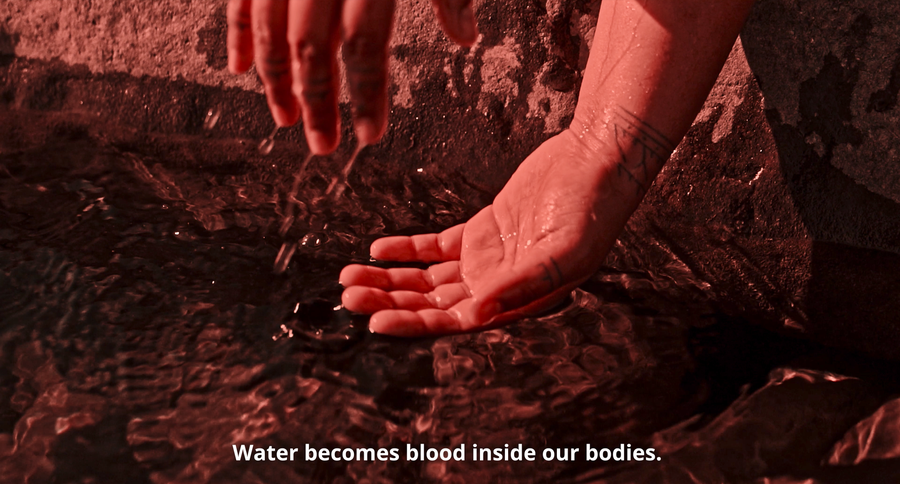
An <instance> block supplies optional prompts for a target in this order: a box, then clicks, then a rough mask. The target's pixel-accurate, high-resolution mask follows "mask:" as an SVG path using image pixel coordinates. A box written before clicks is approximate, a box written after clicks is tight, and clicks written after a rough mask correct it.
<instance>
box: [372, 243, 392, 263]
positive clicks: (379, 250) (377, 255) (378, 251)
mask: <svg viewBox="0 0 900 484" xmlns="http://www.w3.org/2000/svg"><path fill="white" fill-rule="evenodd" d="M388 242H389V241H387V240H385V238H381V239H378V240H376V241H375V242H372V245H370V246H369V256H370V257H371V258H373V259H377V260H386V259H387V253H386V250H385V249H386V245H387V244H388Z"/></svg>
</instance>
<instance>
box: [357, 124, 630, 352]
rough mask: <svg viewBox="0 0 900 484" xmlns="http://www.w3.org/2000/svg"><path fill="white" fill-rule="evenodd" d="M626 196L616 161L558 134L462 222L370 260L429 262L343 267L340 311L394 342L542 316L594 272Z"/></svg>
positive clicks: (377, 246)
mask: <svg viewBox="0 0 900 484" xmlns="http://www.w3.org/2000/svg"><path fill="white" fill-rule="evenodd" d="M632 192H633V188H631V187H628V186H627V182H625V181H623V180H620V177H619V174H618V169H617V166H616V164H615V162H614V160H610V159H609V157H606V158H604V157H600V156H598V155H597V154H596V153H594V152H593V151H592V150H590V149H588V148H587V147H586V146H585V144H584V143H582V142H581V141H580V139H579V138H578V137H577V135H575V134H574V133H573V132H571V131H568V130H567V131H564V132H563V133H561V134H560V135H557V136H556V137H554V138H551V139H550V140H548V141H546V142H545V143H544V144H542V145H541V146H540V147H539V148H538V149H537V150H535V151H534V152H533V153H532V154H531V155H530V156H529V157H528V158H527V159H526V160H525V161H523V162H522V164H521V165H520V166H519V168H518V169H517V170H516V172H515V173H514V174H513V176H512V177H511V178H510V180H509V182H507V184H506V185H505V186H504V188H503V190H501V192H500V193H499V194H498V195H497V197H496V198H495V199H494V203H493V204H492V205H489V206H487V207H485V208H484V209H483V210H481V211H480V212H479V213H478V214H476V215H475V216H474V217H472V219H471V220H469V221H468V222H466V223H464V224H461V225H457V226H455V227H453V228H450V229H447V230H445V231H444V232H441V233H440V234H426V235H415V236H412V237H386V238H382V239H379V240H377V241H375V242H374V243H373V244H372V247H371V255H372V257H374V258H375V259H380V260H386V261H407V262H409V261H417V262H427V263H434V264H433V265H432V266H430V267H429V268H428V269H427V270H419V269H412V268H394V269H382V268H377V267H372V266H363V265H350V266H347V267H345V268H344V270H343V271H342V272H341V276H340V282H341V284H342V285H344V287H345V289H344V293H343V295H342V301H343V304H344V307H345V308H347V309H349V310H351V311H355V312H359V313H367V314H372V317H371V320H370V323H369V328H370V330H371V331H373V332H376V333H385V334H391V335H397V336H422V335H436V334H449V333H460V332H468V331H475V330H481V329H486V328H489V327H493V326H494V325H497V324H501V323H503V322H506V321H509V320H512V319H516V318H520V317H522V316H525V315H528V314H534V313H536V312H539V311H541V310H544V309H547V308H549V307H552V306H553V305H554V304H556V303H557V302H559V301H560V300H562V299H563V298H564V297H565V296H566V295H567V294H568V293H569V292H570V291H571V290H572V289H574V288H575V287H576V286H577V285H578V284H580V283H581V282H583V281H584V280H585V279H587V278H588V277H590V275H591V274H593V273H594V272H595V271H596V270H597V269H598V268H599V266H600V265H601V264H602V262H603V260H604V258H605V257H606V254H607V252H608V251H609V249H610V248H611V247H612V244H613V243H614V242H615V239H616V237H617V236H618V234H619V232H620V231H621V229H622V227H623V226H624V225H625V222H626V220H627V219H628V216H629V215H630V214H631V212H632V211H633V210H634V208H635V206H636V204H637V202H638V200H636V199H635V196H634V194H633V193H632Z"/></svg>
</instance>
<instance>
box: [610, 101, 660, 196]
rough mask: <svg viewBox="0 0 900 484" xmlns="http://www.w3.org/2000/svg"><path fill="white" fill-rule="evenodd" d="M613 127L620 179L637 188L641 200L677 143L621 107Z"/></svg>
mask: <svg viewBox="0 0 900 484" xmlns="http://www.w3.org/2000/svg"><path fill="white" fill-rule="evenodd" d="M612 124H613V129H614V130H615V139H616V147H617V148H618V150H619V160H618V162H617V164H616V166H617V168H618V173H619V176H621V177H624V178H625V179H627V180H628V181H629V182H631V183H632V184H633V185H634V187H635V189H636V190H637V195H638V196H643V195H644V194H645V193H647V190H648V189H649V188H650V183H652V182H653V178H654V177H655V176H656V174H657V173H658V172H659V170H660V169H662V166H663V164H664V163H665V162H666V160H668V159H669V155H671V154H672V151H674V150H675V143H673V142H672V141H671V140H670V139H669V138H667V137H666V135H664V134H662V133H661V132H660V131H659V130H657V129H656V128H654V127H653V126H650V125H649V124H648V123H646V122H644V121H643V120H642V119H640V118H639V117H637V116H636V115H635V114H634V113H632V112H631V111H629V110H627V109H625V108H623V107H621V106H619V108H618V109H617V110H616V113H615V116H614V117H613V123H612Z"/></svg>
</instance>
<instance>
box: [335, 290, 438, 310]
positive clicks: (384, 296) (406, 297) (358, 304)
mask: <svg viewBox="0 0 900 484" xmlns="http://www.w3.org/2000/svg"><path fill="white" fill-rule="evenodd" d="M341 304H343V306H344V308H345V309H347V310H348V311H353V312H355V313H362V314H373V313H377V312H378V311H382V310H385V309H402V310H407V311H418V310H421V309H436V307H435V305H434V302H433V301H432V299H431V298H430V297H429V296H428V295H426V294H425V293H421V292H416V291H391V292H387V291H383V290H381V289H378V288H375V287H366V286H350V287H348V288H347V289H344V292H343V293H342V294H341Z"/></svg>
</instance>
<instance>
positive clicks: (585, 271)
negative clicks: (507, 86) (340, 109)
mask: <svg viewBox="0 0 900 484" xmlns="http://www.w3.org/2000/svg"><path fill="white" fill-rule="evenodd" d="M257 2H259V5H257ZM294 2H296V4H297V6H295V4H294ZM244 3H247V2H246V1H245V0H232V3H230V4H229V25H230V26H232V25H239V24H240V23H241V21H242V20H241V19H243V20H247V19H248V18H249V19H250V21H247V22H245V24H249V25H255V24H256V23H257V22H262V23H267V24H268V25H269V27H270V29H272V30H274V31H275V32H276V34H275V35H274V37H272V35H270V34H267V35H265V36H262V37H264V38H275V39H278V38H280V34H279V33H278V32H283V31H287V32H288V35H289V36H290V38H291V39H294V41H293V42H289V44H290V45H292V46H295V47H293V48H291V49H290V52H291V53H290V55H288V54H286V52H288V51H286V50H285V49H284V48H280V50H279V49H275V50H274V51H272V50H271V46H269V47H267V48H268V49H269V50H266V48H260V47H257V49H256V50H255V52H256V54H255V55H256V56H257V57H256V58H257V59H266V61H264V65H265V66H270V65H272V66H282V65H284V62H283V59H284V58H285V56H287V58H290V59H295V60H294V61H293V64H294V67H295V69H294V70H293V72H294V75H293V77H292V79H294V81H292V82H293V84H292V86H295V87H294V91H293V92H294V94H295V98H296V99H299V100H300V101H299V103H300V105H301V109H302V111H303V116H304V126H305V128H306V130H307V136H308V139H309V140H310V145H311V146H313V151H314V152H317V153H319V152H321V151H316V150H317V149H319V150H324V151H329V150H331V149H333V148H334V146H335V145H336V143H337V134H336V133H337V129H336V128H337V124H336V123H337V117H336V107H334V106H335V104H334V102H333V101H334V100H335V99H336V97H337V94H336V93H337V90H336V81H335V79H336V75H334V74H333V73H334V72H336V71H335V68H334V64H332V66H331V67H327V66H326V64H328V62H333V59H334V56H333V55H325V54H323V55H322V56H321V57H318V56H312V57H310V59H309V60H308V62H306V61H304V60H303V59H304V57H303V56H302V55H299V54H297V53H298V52H299V53H302V52H304V49H302V48H298V47H297V46H301V47H302V43H299V42H296V41H297V40H298V39H299V38H301V37H303V35H307V36H308V38H312V37H313V34H311V33H309V32H308V31H311V30H315V31H316V35H322V36H323V38H325V39H328V41H329V42H331V44H328V43H327V42H325V41H324V40H323V41H321V42H322V45H326V44H327V45H329V49H331V46H332V45H334V44H335V43H336V42H337V40H335V39H337V37H336V35H337V34H335V32H336V31H337V30H336V29H335V28H334V26H335V25H338V24H339V23H340V22H339V21H337V20H332V22H331V23H327V22H322V21H321V20H319V21H317V22H315V24H317V25H320V27H316V28H315V29H314V28H313V27H312V25H313V23H310V25H311V27H309V28H308V29H304V28H303V22H304V19H309V18H312V17H310V16H309V15H307V16H304V15H303V13H304V12H306V10H303V8H310V9H311V8H313V7H312V6H311V5H312V2H306V1H301V0H292V2H291V9H290V11H289V12H288V14H289V15H288V20H287V24H286V26H284V27H283V28H282V26H281V25H280V24H279V22H282V23H284V22H283V17H278V16H277V15H274V14H273V12H275V13H277V12H278V11H276V10H271V8H272V5H271V4H273V3H276V2H275V0H253V4H252V8H251V9H250V10H251V12H257V11H259V12H263V13H259V14H256V15H253V14H252V13H251V15H250V16H249V17H247V16H245V15H243V13H242V12H243V10H241V9H240V8H239V7H243V4H244ZM352 3H353V2H351V1H350V0H347V2H346V3H345V6H344V9H345V10H344V14H343V16H342V17H341V19H342V20H341V21H342V22H345V26H344V30H346V31H348V32H353V30H352V29H349V28H347V23H346V22H348V20H347V19H348V18H350V20H351V21H350V24H349V25H351V26H352V25H353V23H352V21H356V22H360V21H361V20H360V18H361V17H356V16H354V15H355V14H354V12H355V10H352V9H351V10H349V12H350V13H349V14H348V13H347V12H348V10H347V9H348V8H349V6H350V4H352ZM375 3H378V2H370V3H366V4H365V5H371V4H375ZM325 4H328V5H332V3H331V2H316V5H317V6H316V7H315V8H317V9H320V8H325V7H324V5H325ZM442 4H443V3H442V2H437V4H436V9H437V12H438V18H439V19H441V21H442V24H443V25H444V27H445V30H446V31H447V32H448V34H450V37H451V38H453V39H454V40H457V41H461V43H466V42H467V41H472V40H474V37H468V36H467V35H468V34H475V33H476V31H475V30H474V20H473V21H472V22H471V24H469V23H467V21H466V22H458V23H457V24H456V26H455V27H454V26H453V24H454V22H453V21H452V20H448V19H451V18H457V19H468V18H472V19H474V17H471V15H470V14H469V13H464V14H461V15H457V16H456V17H452V16H451V15H450V14H449V13H448V12H451V10H450V9H449V8H448V9H442V8H441V7H440V5H442ZM751 5H752V0H718V1H715V2H710V1H708V0H679V1H677V2H676V1H673V0H604V1H603V2H602V4H601V8H600V14H599V18H598V22H597V30H596V34H595V36H594V41H593V46H592V47H591V55H590V58H589V60H588V65H587V67H586V70H585V77H584V81H583V83H582V88H581V92H580V94H579V101H578V105H577V107H576V110H575V116H574V120H573V122H572V124H571V126H570V127H569V128H568V129H567V130H565V131H563V132H562V133H560V134H559V135H557V136H555V137H553V138H551V139H549V140H547V141H546V142H545V143H544V144H542V145H541V146H540V147H538V149H537V150H535V151H534V152H533V153H532V154H531V155H530V156H529V157H528V158H526V159H525V160H524V161H523V162H522V164H521V165H520V166H519V168H518V169H517V170H516V172H515V173H514V174H513V176H512V177H511V178H510V180H509V181H508V182H507V184H506V185H505V186H504V188H503V189H502V190H501V191H500V193H499V194H498V195H497V197H496V198H495V199H494V202H493V203H492V204H491V205H489V206H487V207H485V208H484V209H483V210H482V211H480V212H479V213H478V214H477V215H475V216H474V217H473V218H472V219H471V220H469V221H468V222H466V223H464V224H461V225H458V226H456V227H453V228H450V229H448V230H446V231H444V232H442V233H440V234H425V235H416V236H413V237H386V238H383V239H379V240H377V241H375V242H374V243H373V244H372V247H371V255H372V256H373V257H374V258H376V259H381V260H387V261H418V262H426V263H433V265H432V266H430V267H429V268H428V269H427V270H418V269H406V268H404V269H381V268H376V267H371V266H363V265H350V266H347V267H346V268H344V270H343V271H342V272H341V276H340V282H341V284H343V285H344V286H345V290H344V293H343V295H342V301H343V304H344V307H345V308H347V309H349V310H351V311H356V312H360V313H367V314H372V317H371V320H370V324H369V328H370V330H371V331H373V332H377V333H385V334H391V335H397V336H425V335H437V334H451V333H459V332H467V331H477V330H483V329H486V328H490V327H493V326H496V325H498V324H502V323H504V322H507V321H510V320H513V319H517V318H520V317H522V316H524V315H528V314H533V313H535V312H538V311H541V310H544V309H547V308H549V307H551V306H552V305H554V304H555V303H557V302H558V301H560V300H561V299H562V298H564V297H565V295H566V294H568V293H569V292H570V291H571V290H572V289H573V288H574V287H576V286H577V285H578V284H580V283H581V282H583V281H584V280H586V279H587V278H588V277H590V276H591V275H592V274H593V273H594V272H596V270H597V269H598V268H599V267H600V265H601V264H602V263H603V260H604V259H605V257H606V254H607V253H608V251H609V249H610V248H611V247H612V245H613V243H614V242H615V239H616V237H617V236H618V234H619V233H620V232H621V230H622V228H623V227H624V225H625V223H626V221H627V220H628V218H629V216H630V215H631V214H632V212H633V211H634V210H635V209H636V208H637V206H638V204H639V203H640V201H641V199H642V198H643V196H644V194H645V193H646V191H647V190H648V189H649V187H650V185H651V184H652V182H653V179H654V178H655V177H656V174H657V173H658V172H659V170H660V169H662V166H663V164H664V162H665V161H666V160H667V159H668V157H669V155H670V154H671V152H672V150H673V149H674V148H675V146H676V144H677V141H678V140H681V138H682V137H683V136H684V134H685V132H686V131H687V129H688V128H689V127H690V125H691V122H692V121H693V119H694V118H695V116H696V114H697V112H698V111H699V110H700V108H701V106H702V104H703V101H704V100H705V99H706V96H707V95H708V94H709V91H710V89H711V88H712V86H713V84H714V82H715V80H716V77H717V75H718V73H719V71H720V70H721V68H722V65H723V64H724V62H725V60H726V58H727V57H728V53H729V52H730V50H731V47H732V45H733V44H734V41H735V39H736V37H737V35H738V33H739V31H740V28H741V26H742V25H743V23H744V20H745V19H746V16H747V14H748V13H749V10H750V7H751ZM263 6H265V8H263ZM303 6H305V7H303ZM235 9H237V12H238V13H237V14H233V13H232V10H235ZM267 9H268V10H267ZM462 10H463V11H464V10H466V9H465V8H464V9H462ZM468 11H469V12H471V8H469V9H468ZM266 12H268V13H266ZM265 15H268V16H265ZM315 18H326V17H322V16H319V17H315ZM328 18H332V17H328ZM335 18H336V17H335ZM371 18H372V19H377V20H378V21H380V22H385V16H384V15H382V16H378V15H375V16H373V17H371ZM233 19H235V20H234V23H233V22H232V20H233ZM254 19H255V20H254ZM354 19H355V20H354ZM294 22H299V23H300V26H299V27H297V26H293V27H291V26H292V25H293V24H294ZM372 22H375V20H372ZM325 24H328V28H324V27H321V25H325ZM463 24H465V25H471V30H468V29H469V27H467V26H466V27H464V26H462V25H463ZM381 25H382V26H384V25H385V24H381ZM388 27H389V25H388ZM367 28H369V29H372V31H378V28H377V27H376V26H370V27H367ZM253 29H256V31H258V32H263V31H264V29H263V28H258V29H257V28H256V27H253ZM454 29H456V30H454ZM387 31H389V28H388V30H387ZM242 32H244V33H242V34H238V33H235V34H234V35H235V39H234V40H233V39H232V37H233V36H232V28H231V27H230V28H229V52H230V53H231V52H232V51H234V52H235V54H234V56H233V58H234V62H236V63H237V64H236V65H232V69H233V70H235V71H240V70H242V69H241V68H243V69H246V67H248V66H249V59H250V55H251V54H249V52H250V50H248V49H247V47H246V45H245V44H246V42H247V41H246V40H245V39H244V40H241V39H238V38H237V36H239V35H247V34H246V32H247V30H246V25H245V26H244V30H243V31H242ZM290 32H293V34H291V33H290ZM298 32H299V33H298ZM323 32H324V33H323ZM451 32H454V33H451ZM326 34H327V35H326ZM463 34H466V35H463ZM329 35H330V37H329ZM475 35H477V34H475ZM350 37H352V35H351V36H350ZM254 38H255V37H254ZM384 38H385V39H386V38H387V36H386V35H385V36H384ZM378 39H381V37H378ZM344 40H345V42H347V38H345V39H344ZM256 42H257V43H262V42H261V41H258V40H257V41H256ZM379 42H380V40H379ZM276 43H277V42H276ZM248 45H249V44H248ZM378 45H380V44H378ZM385 45H386V44H385ZM379 48H380V47H379ZM329 49H324V50H314V51H315V52H326V53H327V54H331V53H333V52H334V49H331V50H329ZM295 54H297V55H295ZM231 57H232V56H231V55H230V58H231ZM385 59H386V56H385ZM269 60H271V61H272V62H269ZM276 61H277V62H276ZM345 61H346V59H345ZM380 62H381V61H380V60H379V65H384V66H386V60H385V61H384V63H383V64H381V63H380ZM298 64H299V66H298ZM313 64H315V65H313ZM230 65H231V64H230ZM266 69H268V67H265V68H263V69H260V75H261V77H263V80H264V83H265V84H266V92H267V95H268V96H269V103H270V107H272V111H273V115H274V116H275V119H276V121H278V122H279V123H281V122H282V121H285V122H288V124H289V123H290V122H293V121H291V120H292V119H293V120H294V121H295V120H296V116H298V115H297V114H293V116H294V118H291V117H290V115H291V113H296V109H295V110H294V111H290V110H289V109H288V108H285V106H286V105H289V104H290V103H289V102H288V101H289V100H290V96H288V95H287V94H285V89H286V88H285V87H284V86H286V85H287V83H286V81H284V79H283V78H280V77H279V76H284V75H286V74H283V71H284V69H280V70H279V69H278V68H274V67H273V68H272V69H271V70H272V72H268V73H266V72H264V71H266ZM304 69H306V70H309V71H314V72H319V73H328V75H323V76H322V77H321V78H319V77H316V75H313V74H309V73H307V72H306V71H305V70H304ZM329 69H330V70H329ZM354 69H355V68H353V67H351V66H350V65H348V72H351V74H350V75H349V77H351V79H350V84H351V92H353V93H354V102H355V103H356V105H357V118H356V129H357V133H358V134H359V135H360V141H362V142H367V140H371V139H372V138H373V136H372V135H371V133H376V135H377V136H375V137H380V135H381V133H383V131H384V126H385V122H384V121H383V120H382V118H380V117H377V116H380V113H381V112H382V111H379V110H375V111H372V112H375V113H376V117H377V119H378V121H377V123H381V124H377V123H376V124H375V126H376V127H375V128H373V129H372V130H371V131H367V130H368V128H365V124H366V123H365V122H363V121H361V119H369V118H367V117H366V115H360V112H362V113H368V112H370V111H368V110H367V109H369V108H368V107H367V108H364V109H362V110H361V111H360V106H361V105H366V106H370V105H371V106H386V97H382V96H385V94H384V89H383V86H382V85H381V84H378V88H377V89H374V88H373V89H371V90H369V91H366V90H364V89H361V88H359V87H357V88H354V87H353V83H354V81H353V78H352V76H353V74H352V71H353V70H354ZM383 72H384V74H383V75H382V74H381V73H379V74H378V75H377V77H378V79H379V80H383V79H386V68H385V69H383ZM367 75H372V76H373V77H372V78H373V79H374V77H376V76H375V75H374V74H367ZM363 77H365V76H363ZM365 78H366V79H368V77H365ZM279 82H280V83H281V84H279ZM298 82H299V88H297V87H296V86H297V85H298ZM317 82H318V84H317ZM379 82H381V81H379ZM384 82H385V83H386V81H384ZM272 86H274V87H272ZM278 86H281V87H278ZM316 86H319V87H318V88H317V87H316ZM270 87H271V90H270ZM278 89H281V91H279V90H278ZM316 89H320V90H316ZM354 89H356V90H355V91H354ZM310 94H312V96H311V97H312V98H315V99H312V100H311V99H309V98H310ZM316 95H318V96H319V97H318V98H317V97H316ZM316 99H318V101H319V102H318V103H316V102H312V101H315V100H316ZM282 101H283V102H282ZM304 103H308V104H309V105H307V104H304ZM379 109H382V108H379ZM383 109H384V112H386V107H385V108H383ZM279 110H282V111H279ZM310 130H312V131H313V133H312V135H311V133H310ZM329 130H333V131H329ZM316 133H319V134H316ZM322 133H326V134H322ZM316 136H323V138H321V139H319V138H316ZM365 136H369V138H365ZM329 142H333V144H328V143H329ZM323 146H324V148H323ZM317 147H318V148H317Z"/></svg>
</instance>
